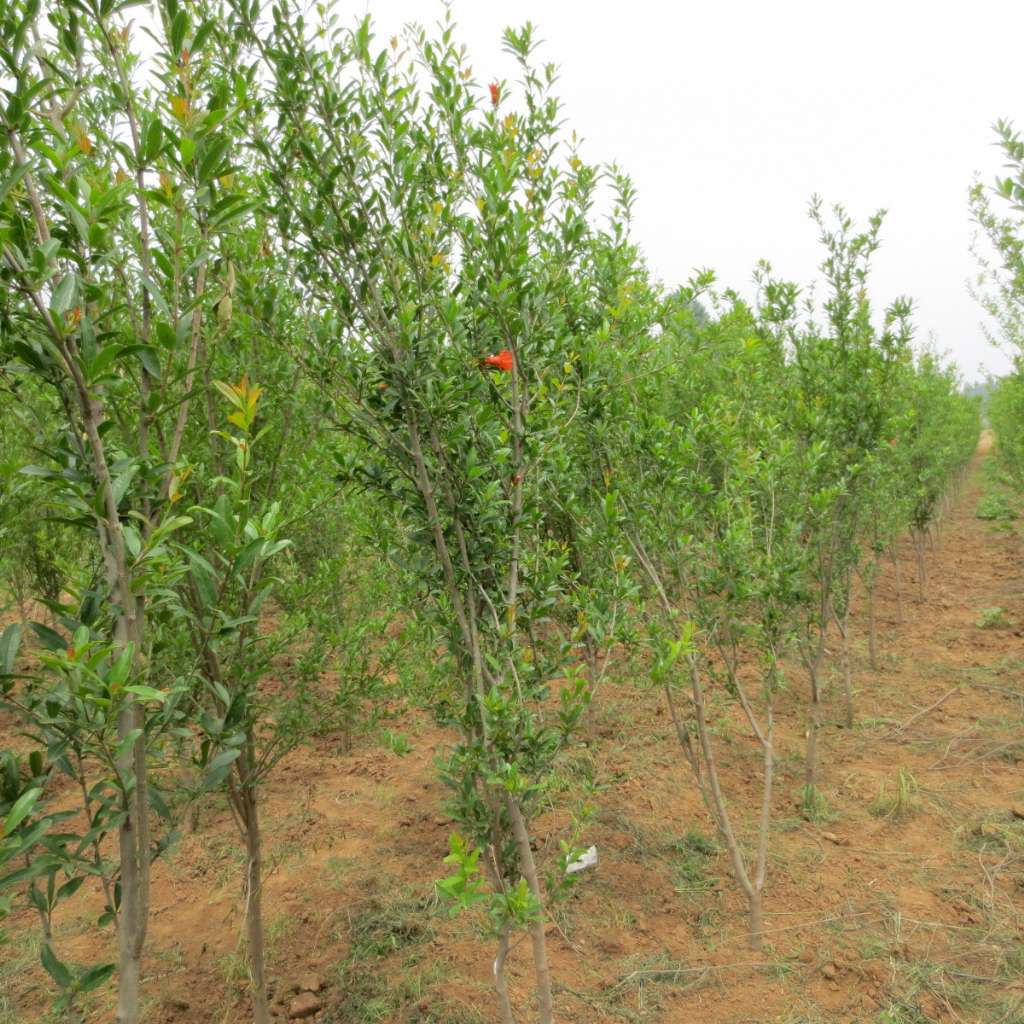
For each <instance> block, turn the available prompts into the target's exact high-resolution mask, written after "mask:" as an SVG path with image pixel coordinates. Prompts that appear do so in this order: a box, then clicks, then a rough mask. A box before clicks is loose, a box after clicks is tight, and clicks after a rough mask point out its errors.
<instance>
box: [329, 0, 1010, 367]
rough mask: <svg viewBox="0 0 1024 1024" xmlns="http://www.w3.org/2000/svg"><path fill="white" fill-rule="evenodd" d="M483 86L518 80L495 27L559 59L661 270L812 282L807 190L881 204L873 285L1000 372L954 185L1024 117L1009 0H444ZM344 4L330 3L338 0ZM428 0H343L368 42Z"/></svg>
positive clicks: (955, 352)
mask: <svg viewBox="0 0 1024 1024" xmlns="http://www.w3.org/2000/svg"><path fill="white" fill-rule="evenodd" d="M453 9H454V13H455V16H456V19H457V21H458V23H459V37H460V38H461V39H462V40H463V41H464V42H465V43H466V45H467V47H468V49H469V53H470V60H471V63H472V66H473V70H474V74H475V76H476V77H477V78H478V80H479V81H481V82H486V81H489V80H490V79H492V78H503V77H504V78H509V79H512V78H514V77H515V75H514V68H513V66H512V65H511V62H510V60H509V59H508V58H507V57H504V56H503V55H502V54H501V32H502V29H503V28H504V27H505V26H506V25H508V24H515V25H518V24H521V23H522V22H524V21H526V20H530V21H533V22H534V23H535V25H537V27H538V29H539V32H538V35H539V36H540V38H542V39H543V40H544V41H545V43H546V45H545V46H544V47H543V49H542V50H541V53H540V56H541V59H543V60H551V61H554V62H555V63H556V64H557V65H558V66H559V68H560V74H561V81H560V84H559V88H558V92H559V95H560V96H561V97H562V99H563V101H564V104H565V105H564V113H565V115H566V118H567V120H568V123H569V125H570V126H571V127H572V128H575V129H576V131H577V132H578V133H579V134H580V135H581V136H582V137H583V138H584V140H585V143H586V144H585V147H584V156H585V157H586V159H588V160H590V161H611V160H615V161H617V162H618V163H619V164H620V165H622V167H623V169H624V170H626V171H627V172H629V174H630V175H631V176H632V178H633V180H634V182H635V184H636V186H637V190H638V193H639V196H638V201H637V206H636V214H635V222H634V223H635V229H634V230H635V236H636V238H637V240H638V241H639V242H640V244H641V246H642V248H643V249H644V252H645V253H646V255H647V258H648V261H649V263H650V265H651V268H652V270H653V271H654V273H655V274H656V275H657V276H658V277H660V278H662V279H663V280H664V281H665V282H666V283H668V284H675V283H677V282H680V281H683V280H685V279H686V278H687V277H689V275H690V273H691V271H692V270H693V269H694V268H696V267H704V266H708V267H712V268H713V269H715V270H716V271H717V272H718V275H719V282H720V284H722V285H726V286H731V287H734V288H737V289H738V290H740V291H742V292H746V293H748V294H749V291H750V289H749V282H750V277H751V271H752V270H753V267H754V264H755V262H756V261H757V260H758V259H760V258H765V259H768V260H770V261H771V262H772V264H773V266H774V268H775V270H776V272H777V273H778V274H780V275H782V276H784V277H787V278H790V279H793V280H797V281H799V282H808V281H810V280H811V279H812V278H813V277H814V275H815V272H816V266H817V264H818V263H819V262H820V258H821V252H820V249H819V246H818V243H817V234H816V229H815V227H814V225H813V224H812V223H811V222H810V220H808V219H807V217H806V208H807V202H808V200H809V198H810V196H811V194H812V193H813V192H818V193H820V194H821V195H822V197H823V198H824V199H825V201H826V203H832V202H835V201H840V202H842V203H843V204H845V205H846V207H847V208H848V210H849V211H850V212H851V213H852V214H853V215H854V216H855V218H856V219H857V220H858V222H861V223H863V222H864V221H865V220H866V218H867V217H868V216H869V215H870V214H871V213H872V212H873V211H874V210H875V209H877V208H878V207H885V208H887V209H888V211H889V215H888V217H887V219H886V224H885V227H884V228H883V245H882V248H881V250H880V251H879V252H878V254H877V256H876V260H875V273H874V277H873V281H874V286H873V289H872V294H873V295H874V297H875V299H876V304H877V305H879V306H881V305H884V304H886V303H888V302H889V301H891V299H893V298H894V297H896V296H897V295H901V294H908V295H910V296H911V297H913V298H914V299H915V300H916V302H917V304H918V316H917V324H918V334H919V338H920V339H921V340H922V341H923V340H926V339H927V337H928V335H929V334H930V333H934V335H935V337H936V341H937V344H938V347H939V348H940V349H943V350H948V351H949V353H950V354H951V355H952V356H953V357H954V358H955V359H956V361H957V363H958V364H959V365H960V367H961V369H962V371H963V372H964V374H965V376H966V377H967V378H968V379H975V378H977V377H978V376H979V375H980V370H979V367H984V368H985V369H987V370H991V371H994V372H1000V371H1002V370H1003V369H1005V368H1006V366H1007V365H1008V363H1007V360H1006V358H1005V356H1004V355H1002V354H1001V353H1000V352H999V351H998V350H996V349H994V348H993V347H992V346H991V345H990V344H989V343H988V342H987V341H986V340H985V338H984V337H983V335H982V333H981V330H980V329H979V326H978V323H979V319H980V316H981V314H980V312H979V310H978V308H977V306H976V305H975V303H974V301H973V300H972V299H971V297H970V296H969V295H968V293H967V288H966V281H967V279H968V277H970V276H972V275H973V273H975V270H976V268H975V264H974V261H973V259H972V257H971V255H970V253H969V251H968V245H969V242H970V238H971V234H972V227H971V223H970V218H969V215H968V211H967V189H968V187H969V186H970V183H971V180H972V176H973V175H974V174H975V173H978V174H980V175H981V178H982V180H983V181H984V182H985V183H990V182H991V181H992V179H993V178H994V176H995V174H996V173H997V172H998V171H999V169H1000V158H999V154H998V152H997V151H996V150H995V148H994V147H993V146H992V142H993V140H994V138H995V136H994V134H993V133H992V131H991V125H992V123H993V122H994V121H995V120H996V118H999V117H1005V118H1010V119H1015V120H1016V121H1017V123H1018V125H1019V127H1020V128H1021V129H1024V92H1022V89H1021V85H1022V63H1021V49H1020V47H1021V40H1022V39H1024V2H1020V0H974V2H972V3H970V4H967V3H965V2H964V0H960V2H958V3H951V2H946V3H942V2H929V3H925V2H920V0H888V2H885V3H882V2H878V0H859V2H857V3H842V4H840V3H837V2H836V0H817V2H813V3H812V2H798V0H780V2H776V3H773V4H770V3H765V2H763V0H761V2H747V0H717V2H689V3H671V2H662V3H658V2H655V0H630V2H628V3H623V2H621V0H620V2H615V3H613V2H610V0H596V2H595V0H592V2H583V0H507V2H505V3H490V2H487V3H485V2H481V0H475V2H474V0H454V7H453ZM339 10H340V11H344V4H341V5H340V7H339ZM440 11H441V7H440V3H439V2H435V0H370V2H369V3H366V0H356V2H354V3H353V4H352V13H353V17H355V16H358V15H359V14H361V13H364V12H368V13H370V14H372V15H373V19H374V27H375V32H376V34H377V40H378V42H383V41H385V40H386V39H387V37H388V36H389V35H391V34H392V33H393V32H395V31H396V30H397V29H399V28H401V26H402V25H403V24H404V23H405V22H407V21H409V20H413V19H415V20H418V21H420V22H422V23H425V24H432V23H433V22H435V21H436V20H437V17H438V16H439V14H440Z"/></svg>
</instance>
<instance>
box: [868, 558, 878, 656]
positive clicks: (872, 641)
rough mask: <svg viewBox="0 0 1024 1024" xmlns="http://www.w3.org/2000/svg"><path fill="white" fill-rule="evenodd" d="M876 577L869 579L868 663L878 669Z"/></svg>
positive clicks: (872, 576)
mask: <svg viewBox="0 0 1024 1024" xmlns="http://www.w3.org/2000/svg"><path fill="white" fill-rule="evenodd" d="M875 582H876V581H875V577H874V574H873V573H872V575H871V577H870V578H869V580H868V664H869V665H870V666H871V671H872V672H877V671H878V616H877V615H876V612H875Z"/></svg>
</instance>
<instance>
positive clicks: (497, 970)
mask: <svg viewBox="0 0 1024 1024" xmlns="http://www.w3.org/2000/svg"><path fill="white" fill-rule="evenodd" d="M509 931H510V926H509V925H507V924H505V925H502V927H501V931H499V932H498V955H497V956H496V957H495V959H494V987H495V989H496V990H497V993H498V1010H499V1012H500V1013H501V1024H516V1018H515V1014H514V1013H513V1012H512V1000H511V999H510V998H509V994H508V976H507V975H506V974H505V961H506V960H507V959H508V948H509V943H508V939H509Z"/></svg>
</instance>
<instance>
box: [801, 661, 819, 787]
mask: <svg viewBox="0 0 1024 1024" xmlns="http://www.w3.org/2000/svg"><path fill="white" fill-rule="evenodd" d="M820 669H821V657H820V655H819V656H818V657H816V658H815V659H814V661H813V662H811V663H810V664H809V665H808V666H807V670H808V674H809V675H810V681H811V699H810V703H809V707H808V709H807V710H808V721H807V752H806V756H805V758H804V785H805V786H806V787H807V789H808V791H809V792H814V791H816V790H817V780H818V728H819V726H820V724H821V687H820V685H819V683H818V674H819V672H820Z"/></svg>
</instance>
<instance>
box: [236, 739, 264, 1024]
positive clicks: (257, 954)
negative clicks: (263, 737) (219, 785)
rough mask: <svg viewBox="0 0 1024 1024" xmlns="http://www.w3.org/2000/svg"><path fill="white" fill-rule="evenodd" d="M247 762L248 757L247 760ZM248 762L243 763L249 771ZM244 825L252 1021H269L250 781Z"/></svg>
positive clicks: (258, 839)
mask: <svg viewBox="0 0 1024 1024" xmlns="http://www.w3.org/2000/svg"><path fill="white" fill-rule="evenodd" d="M246 760H247V762H248V760H249V759H248V758H247V759H246ZM248 769H249V765H248V764H247V766H246V769H245V770H246V771H248ZM242 807H243V822H244V824H245V854H246V865H245V931H246V942H247V945H248V953H249V978H250V987H251V993H252V1019H253V1024H270V1005H269V1003H268V1002H267V979H266V966H265V954H264V949H263V838H262V836H261V835H260V823H259V809H258V806H257V802H256V792H255V790H254V788H253V786H252V785H251V783H250V784H248V785H245V786H244V787H243V788H242Z"/></svg>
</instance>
